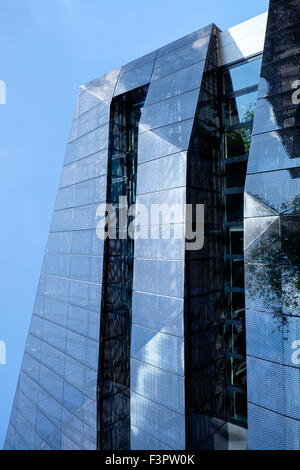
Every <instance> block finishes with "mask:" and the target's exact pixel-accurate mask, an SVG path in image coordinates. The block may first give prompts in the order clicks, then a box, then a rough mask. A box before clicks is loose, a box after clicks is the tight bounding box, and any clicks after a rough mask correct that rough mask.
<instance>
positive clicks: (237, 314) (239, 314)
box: [230, 292, 245, 320]
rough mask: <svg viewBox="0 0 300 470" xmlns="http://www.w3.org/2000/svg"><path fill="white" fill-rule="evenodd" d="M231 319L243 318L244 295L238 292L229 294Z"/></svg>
mask: <svg viewBox="0 0 300 470" xmlns="http://www.w3.org/2000/svg"><path fill="white" fill-rule="evenodd" d="M230 306H231V318H232V319H233V320H243V319H244V318H245V295H244V294H242V293H240V292H232V293H231V302H230Z"/></svg>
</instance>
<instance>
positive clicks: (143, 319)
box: [132, 292, 183, 336]
mask: <svg viewBox="0 0 300 470" xmlns="http://www.w3.org/2000/svg"><path fill="white" fill-rule="evenodd" d="M149 312H151V315H149ZM132 321H133V323H136V324H138V325H140V326H145V327H148V328H150V329H153V330H157V331H161V332H162V333H169V334H173V335H176V336H182V335H183V301H182V300H180V299H171V298H169V297H161V296H155V295H149V294H143V293H140V292H134V293H133V299H132Z"/></svg>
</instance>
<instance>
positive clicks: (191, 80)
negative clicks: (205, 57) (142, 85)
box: [145, 61, 205, 106]
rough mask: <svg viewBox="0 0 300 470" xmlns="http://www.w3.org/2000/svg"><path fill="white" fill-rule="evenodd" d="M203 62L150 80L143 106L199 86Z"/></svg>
mask: <svg viewBox="0 0 300 470" xmlns="http://www.w3.org/2000/svg"><path fill="white" fill-rule="evenodd" d="M204 64H205V62H204V61H202V62H198V63H197V64H194V65H192V66H191V67H186V68H185V69H183V70H179V71H178V72H175V73H172V74H171V75H168V76H167V77H164V78H161V79H159V80H152V81H151V83H150V85H149V90H148V93H147V97H146V101H145V106H148V105H149V104H151V103H155V102H158V101H161V100H163V99H166V98H171V97H172V96H176V95H180V94H182V93H185V92H186V91H189V90H194V89H196V88H200V85H201V81H202V75H203V69H204Z"/></svg>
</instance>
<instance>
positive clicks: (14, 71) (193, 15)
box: [0, 0, 269, 448]
mask: <svg viewBox="0 0 300 470" xmlns="http://www.w3.org/2000/svg"><path fill="white" fill-rule="evenodd" d="M268 3H269V2H268V0H252V1H251V2H244V1H241V0H226V1H224V0H211V1H208V0H184V1H183V0H181V1H180V0H149V1H148V2H145V1H141V0H126V1H124V0H113V1H103V0H1V5H0V57H1V59H0V80H3V81H5V83H6V87H7V104H6V105H0V201H1V206H0V207H1V220H2V224H1V231H0V252H1V256H0V260H1V263H0V286H1V296H0V340H2V341H5V342H6V346H7V364H6V365H0V448H1V447H2V443H3V440H4V437H5V432H6V427H7V422H8V419H9V414H10V409H11V405H12V400H13V396H14V390H15V387H16V382H17V378H18V372H19V368H20V364H21V359H22V355H23V349H24V345H25V340H26V334H27V329H28V325H29V320H30V316H31V312H32V307H33V303H34V297H35V291H36V288H37V283H38V278H39V274H40V269H41V265H42V258H43V253H44V249H45V245H46V241H47V236H48V230H49V225H50V220H51V215H52V210H53V206H54V200H55V195H56V190H57V186H58V181H59V175H60V170H61V165H62V162H63V157H64V152H65V147H66V142H67V136H68V133H69V129H70V124H71V119H72V114H73V110H74V105H75V99H76V93H77V89H78V87H79V85H80V84H81V83H85V82H87V81H89V80H91V79H93V78H95V77H97V76H99V75H101V74H103V73H105V72H107V71H109V70H111V69H114V68H116V67H118V66H119V65H122V64H124V63H126V62H129V61H131V60H133V59H135V58H137V57H139V56H141V55H144V54H146V53H147V52H150V51H152V50H153V49H156V48H158V47H161V46H163V45H164V44H167V43H169V42H171V41H173V40H175V39H177V38H179V37H181V36H184V35H186V34H188V33H190V32H192V31H194V30H197V29H199V28H201V27H202V26H205V25H206V24H208V23H211V22H214V23H215V24H216V25H217V26H218V27H219V28H221V29H223V30H224V29H227V28H229V27H230V26H233V25H235V24H238V23H240V22H242V21H245V20H247V19H249V18H251V17H253V16H256V15H258V14H260V13H263V12H264V11H266V10H267V8H268Z"/></svg>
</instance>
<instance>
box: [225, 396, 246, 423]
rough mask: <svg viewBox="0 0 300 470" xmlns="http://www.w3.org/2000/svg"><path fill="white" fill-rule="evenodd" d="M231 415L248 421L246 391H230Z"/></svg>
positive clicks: (239, 419)
mask: <svg viewBox="0 0 300 470" xmlns="http://www.w3.org/2000/svg"><path fill="white" fill-rule="evenodd" d="M229 403H230V410H229V413H230V417H232V418H233V419H237V420H238V421H242V422H244V423H246V422H247V395H246V394H245V393H240V392H236V391H234V390H230V391H229Z"/></svg>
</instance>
